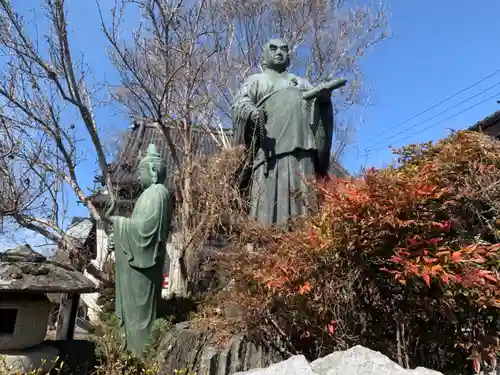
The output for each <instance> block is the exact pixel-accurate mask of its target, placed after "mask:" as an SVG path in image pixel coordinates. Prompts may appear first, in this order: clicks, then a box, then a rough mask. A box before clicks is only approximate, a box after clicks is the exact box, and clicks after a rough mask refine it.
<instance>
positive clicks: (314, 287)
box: [217, 132, 500, 371]
mask: <svg viewBox="0 0 500 375" xmlns="http://www.w3.org/2000/svg"><path fill="white" fill-rule="evenodd" d="M394 152H395V154H396V155H397V156H398V166H397V167H390V168H386V169H382V170H374V169H370V170H367V171H366V172H365V173H364V175H363V176H362V177H360V178H358V179H353V180H339V179H333V178H332V179H327V180H326V181H324V182H322V183H318V184H317V185H316V189H317V191H318V194H319V195H320V198H321V201H322V206H321V209H320V212H319V213H317V214H316V215H313V216H310V217H305V218H301V219H300V220H297V221H296V222H295V223H294V228H293V230H292V231H290V232H284V231H279V230H278V229H270V230H265V229H262V228H261V229H260V230H254V231H250V230H249V227H247V228H244V229H243V231H242V236H241V243H235V244H233V245H232V246H231V247H230V248H229V249H228V250H227V251H226V252H225V253H224V254H222V255H221V259H220V264H221V267H223V268H224V269H225V271H226V272H227V273H228V274H229V275H230V276H231V278H232V279H233V280H234V283H233V284H232V285H233V287H232V288H231V289H230V290H229V291H227V290H226V291H223V292H221V293H220V294H219V295H218V297H217V298H218V301H219V302H220V301H221V300H223V299H224V298H225V299H226V300H227V299H230V300H231V301H233V302H235V301H236V302H237V303H238V304H240V306H242V307H243V310H244V312H245V316H244V319H245V327H246V329H247V331H248V333H249V334H251V335H253V336H254V337H257V338H259V339H261V340H265V341H267V342H269V343H279V344H280V345H281V346H284V347H285V348H286V350H287V351H289V352H292V353H293V352H302V353H304V354H306V355H308V356H309V357H311V358H314V357H318V356H321V355H324V354H327V353H329V352H331V351H333V350H337V349H342V348H345V347H348V346H351V345H354V344H363V345H366V346H369V347H372V348H374V349H377V350H380V351H382V352H384V353H385V354H388V355H389V356H391V357H392V358H394V359H396V360H398V361H399V362H400V363H402V364H403V365H408V366H416V365H425V366H427V367H431V368H435V369H439V370H442V371H444V370H447V369H448V370H449V369H450V368H452V367H453V366H455V365H457V364H459V363H462V362H461V361H460V359H463V358H464V356H467V355H468V354H469V350H470V349H471V348H473V349H474V350H477V351H480V352H481V353H483V359H484V355H485V356H490V357H494V356H495V350H498V339H499V327H498V325H499V324H500V314H499V309H500V276H499V270H498V266H499V264H500V244H499V242H500V241H498V236H499V235H500V229H499V225H500V142H498V141H496V140H494V139H492V138H489V137H487V136H485V135H482V134H479V133H472V132H458V133H455V134H453V135H452V136H450V137H449V138H446V139H444V140H442V141H440V142H438V143H437V144H435V145H433V144H431V143H428V144H424V145H420V146H416V145H411V146H408V147H405V148H403V149H400V150H395V151H394ZM264 234H265V235H264ZM248 242H252V243H254V249H253V250H251V251H250V250H248V247H246V246H243V245H244V244H245V243H248ZM461 349H463V353H462V352H461V351H460V350H461Z"/></svg>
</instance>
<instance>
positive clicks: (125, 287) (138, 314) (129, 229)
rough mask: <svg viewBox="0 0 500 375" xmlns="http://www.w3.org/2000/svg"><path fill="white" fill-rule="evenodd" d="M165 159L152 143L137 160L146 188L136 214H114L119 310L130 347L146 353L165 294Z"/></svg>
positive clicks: (168, 213)
mask: <svg viewBox="0 0 500 375" xmlns="http://www.w3.org/2000/svg"><path fill="white" fill-rule="evenodd" d="M165 179H166V170H165V163H164V161H163V160H162V158H161V156H160V154H159V153H158V152H157V150H156V147H155V145H154V144H151V145H149V147H148V150H147V154H146V155H145V157H144V158H142V159H141V161H140V163H139V181H140V183H141V186H142V187H143V188H145V190H144V191H143V193H142V194H141V195H140V197H139V198H138V200H137V202H136V204H135V205H134V209H133V212H132V216H131V217H130V218H126V217H122V216H111V217H109V218H108V221H109V222H110V223H111V224H112V228H113V234H112V238H111V243H110V250H113V249H114V251H115V267H116V272H115V282H116V301H115V306H116V307H115V311H116V315H117V317H118V319H119V321H120V323H121V328H122V332H123V334H124V340H125V345H126V348H127V349H129V350H130V351H131V352H132V353H134V354H136V355H141V354H142V353H143V352H144V349H145V346H146V344H147V343H148V341H149V338H150V335H151V331H152V328H153V323H154V321H155V320H156V313H157V304H158V301H159V299H160V298H161V289H162V283H163V266H164V264H165V257H166V256H167V255H166V241H167V237H168V232H169V230H170V222H171V216H172V206H171V205H172V199H171V195H170V193H169V191H168V189H167V188H166V187H165V185H164V182H165Z"/></svg>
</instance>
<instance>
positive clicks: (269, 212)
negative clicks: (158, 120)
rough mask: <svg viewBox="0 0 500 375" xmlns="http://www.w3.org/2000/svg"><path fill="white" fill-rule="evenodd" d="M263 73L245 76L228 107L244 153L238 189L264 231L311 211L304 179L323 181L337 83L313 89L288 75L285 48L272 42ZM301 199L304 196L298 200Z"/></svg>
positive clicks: (265, 54) (279, 42)
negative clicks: (267, 227) (246, 160)
mask: <svg viewBox="0 0 500 375" xmlns="http://www.w3.org/2000/svg"><path fill="white" fill-rule="evenodd" d="M262 59H263V66H264V71H263V72H261V73H257V74H254V75H252V76H250V77H249V78H248V79H247V80H246V81H245V82H244V83H243V85H242V87H241V88H240V90H239V92H238V93H237V95H236V97H235V100H234V102H233V111H232V122H233V127H234V128H235V141H236V143H237V144H244V145H245V146H246V148H247V150H248V152H249V153H248V156H249V157H248V163H247V166H248V167H247V168H246V169H245V170H244V171H243V173H242V176H243V178H242V179H241V180H240V184H241V185H240V187H241V188H242V190H243V191H244V192H246V194H247V195H248V198H249V203H250V216H251V217H252V218H253V219H256V220H258V221H260V222H261V223H263V224H266V225H275V224H284V223H286V222H287V220H288V219H289V218H291V217H293V216H296V215H301V214H303V213H305V210H306V207H307V206H311V205H312V206H314V204H315V202H314V199H312V200H309V202H308V201H307V200H304V199H297V197H298V196H301V195H302V198H307V197H309V198H311V194H308V188H307V184H306V183H305V182H304V178H306V177H311V176H314V175H317V176H326V175H327V173H328V168H329V162H330V149H331V146H332V137H333V108H332V102H331V92H332V91H333V90H334V89H336V88H339V87H341V86H343V85H344V84H345V80H336V81H332V82H327V83H326V84H324V85H322V86H319V87H317V88H313V87H312V85H311V84H310V83H309V82H308V81H307V80H306V79H304V78H301V77H298V76H296V75H294V74H292V73H289V72H287V70H286V69H287V67H288V65H289V62H290V60H289V46H288V45H287V44H286V43H285V42H284V41H283V40H281V39H272V40H270V41H269V42H268V43H266V44H265V46H264V48H263V56H262ZM301 193H305V194H301Z"/></svg>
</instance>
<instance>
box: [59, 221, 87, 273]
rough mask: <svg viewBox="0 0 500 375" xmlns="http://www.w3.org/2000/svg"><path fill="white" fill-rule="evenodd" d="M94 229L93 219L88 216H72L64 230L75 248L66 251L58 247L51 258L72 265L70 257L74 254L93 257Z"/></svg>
mask: <svg viewBox="0 0 500 375" xmlns="http://www.w3.org/2000/svg"><path fill="white" fill-rule="evenodd" d="M95 230H96V222H95V220H93V219H91V218H88V217H78V216H75V217H73V219H72V220H71V224H70V225H69V227H68V229H67V231H66V235H68V236H69V237H71V239H72V240H73V242H74V244H75V246H76V249H72V250H71V251H70V252H68V251H67V250H65V249H63V248H61V247H58V248H57V249H56V251H55V252H54V255H53V256H52V260H54V261H56V262H59V263H62V264H66V265H73V264H72V259H74V257H75V255H76V254H81V255H87V256H89V257H93V256H94V255H95V254H94V251H95V243H94V242H95V241H92V240H93V239H94V238H95Z"/></svg>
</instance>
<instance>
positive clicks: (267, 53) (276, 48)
mask: <svg viewBox="0 0 500 375" xmlns="http://www.w3.org/2000/svg"><path fill="white" fill-rule="evenodd" d="M262 57H263V60H264V63H265V64H266V67H267V68H269V69H274V70H277V71H284V70H285V69H286V68H287V66H288V64H289V62H290V57H289V48H288V44H286V43H285V42H284V41H283V40H281V39H271V40H270V41H269V42H267V43H266V45H265V46H264V51H263V53H262Z"/></svg>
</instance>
